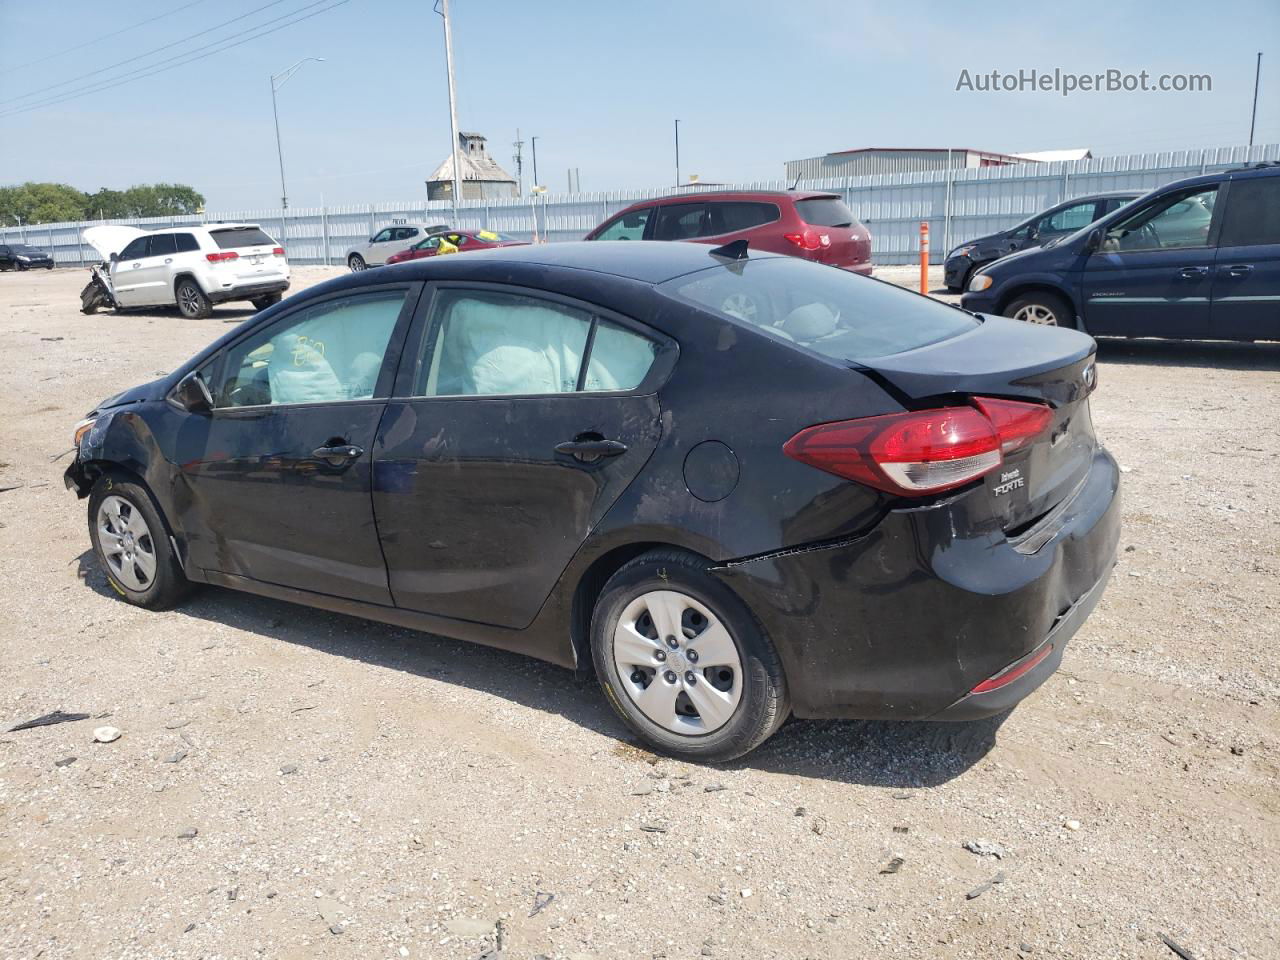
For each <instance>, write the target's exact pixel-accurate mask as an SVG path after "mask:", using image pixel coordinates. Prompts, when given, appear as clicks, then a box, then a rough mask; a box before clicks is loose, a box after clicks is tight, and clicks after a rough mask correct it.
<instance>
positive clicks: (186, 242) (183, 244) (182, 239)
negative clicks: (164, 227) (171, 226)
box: [173, 233, 200, 253]
mask: <svg viewBox="0 0 1280 960" xmlns="http://www.w3.org/2000/svg"><path fill="white" fill-rule="evenodd" d="M173 239H174V242H175V243H176V244H177V245H178V252H179V253H191V252H192V251H194V250H199V249H200V244H199V243H198V242H197V241H196V238H195V237H194V236H193V235H192V234H190V233H175V234H174V235H173Z"/></svg>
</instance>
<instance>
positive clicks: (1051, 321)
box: [1013, 303, 1058, 327]
mask: <svg viewBox="0 0 1280 960" xmlns="http://www.w3.org/2000/svg"><path fill="white" fill-rule="evenodd" d="M1013 319H1015V320H1022V321H1025V322H1026V323H1038V324H1040V325H1042V326H1047V327H1056V326H1057V325H1058V318H1057V316H1056V315H1055V314H1054V312H1053V311H1052V310H1050V309H1049V308H1048V307H1046V306H1044V305H1043V304H1039V303H1028V304H1027V305H1026V306H1025V307H1023V308H1022V309H1021V310H1019V311H1018V312H1017V313H1015V314H1014V315H1013Z"/></svg>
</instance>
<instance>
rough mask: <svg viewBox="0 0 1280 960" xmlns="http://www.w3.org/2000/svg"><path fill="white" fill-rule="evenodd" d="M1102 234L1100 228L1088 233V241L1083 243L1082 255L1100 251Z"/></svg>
mask: <svg viewBox="0 0 1280 960" xmlns="http://www.w3.org/2000/svg"><path fill="white" fill-rule="evenodd" d="M1104 236H1105V235H1104V233H1103V230H1102V228H1101V227H1096V228H1095V229H1093V230H1090V231H1089V236H1088V239H1086V240H1085V242H1084V253H1086V254H1090V253H1094V252H1096V251H1098V250H1101V249H1102V241H1103V239H1104Z"/></svg>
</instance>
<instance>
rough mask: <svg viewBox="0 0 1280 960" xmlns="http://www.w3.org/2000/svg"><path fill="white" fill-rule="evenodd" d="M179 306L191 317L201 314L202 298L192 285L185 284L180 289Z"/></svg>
mask: <svg viewBox="0 0 1280 960" xmlns="http://www.w3.org/2000/svg"><path fill="white" fill-rule="evenodd" d="M178 306H179V307H180V308H181V309H182V312H183V313H185V314H186V315H187V316H189V317H193V316H195V315H196V314H197V313H199V312H200V298H199V296H197V294H196V290H195V288H194V287H192V286H191V284H189V283H184V284H183V285H182V286H180V287H179V288H178Z"/></svg>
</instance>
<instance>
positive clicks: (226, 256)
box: [204, 250, 240, 263]
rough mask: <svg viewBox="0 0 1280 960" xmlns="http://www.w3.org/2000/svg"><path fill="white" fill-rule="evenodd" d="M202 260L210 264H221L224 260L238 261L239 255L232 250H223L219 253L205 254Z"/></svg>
mask: <svg viewBox="0 0 1280 960" xmlns="http://www.w3.org/2000/svg"><path fill="white" fill-rule="evenodd" d="M204 258H205V259H206V260H208V261H209V262H210V263H222V262H223V261H224V260H239V259H240V254H238V253H236V252H235V251H234V250H223V251H222V252H221V253H206V254H205V255H204Z"/></svg>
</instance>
